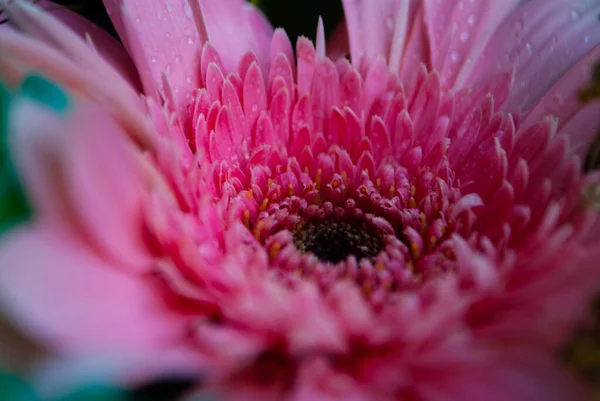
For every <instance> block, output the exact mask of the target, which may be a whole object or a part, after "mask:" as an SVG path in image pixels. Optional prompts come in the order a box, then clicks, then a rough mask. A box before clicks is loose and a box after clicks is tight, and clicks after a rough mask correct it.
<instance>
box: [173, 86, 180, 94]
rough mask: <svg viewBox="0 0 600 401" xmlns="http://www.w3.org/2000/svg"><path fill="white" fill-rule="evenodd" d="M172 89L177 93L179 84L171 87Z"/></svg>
mask: <svg viewBox="0 0 600 401" xmlns="http://www.w3.org/2000/svg"><path fill="white" fill-rule="evenodd" d="M173 90H174V91H175V93H179V86H177V85H175V87H174V88H173Z"/></svg>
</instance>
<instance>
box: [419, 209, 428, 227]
mask: <svg viewBox="0 0 600 401" xmlns="http://www.w3.org/2000/svg"><path fill="white" fill-rule="evenodd" d="M419 219H420V220H421V224H423V225H425V224H427V216H425V213H423V212H421V213H419Z"/></svg>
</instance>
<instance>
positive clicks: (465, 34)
mask: <svg viewBox="0 0 600 401" xmlns="http://www.w3.org/2000/svg"><path fill="white" fill-rule="evenodd" d="M468 39H469V32H468V31H463V32H461V34H460V40H461V41H462V42H466V41H467V40H468Z"/></svg>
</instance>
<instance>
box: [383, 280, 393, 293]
mask: <svg viewBox="0 0 600 401" xmlns="http://www.w3.org/2000/svg"><path fill="white" fill-rule="evenodd" d="M393 285H394V283H392V282H391V281H388V282H386V283H385V284H384V288H385V290H386V291H391V290H392V286H393Z"/></svg>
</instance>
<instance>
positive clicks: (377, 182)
mask: <svg viewBox="0 0 600 401" xmlns="http://www.w3.org/2000/svg"><path fill="white" fill-rule="evenodd" d="M375 185H376V186H377V189H379V188H381V178H378V179H377V181H375Z"/></svg>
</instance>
